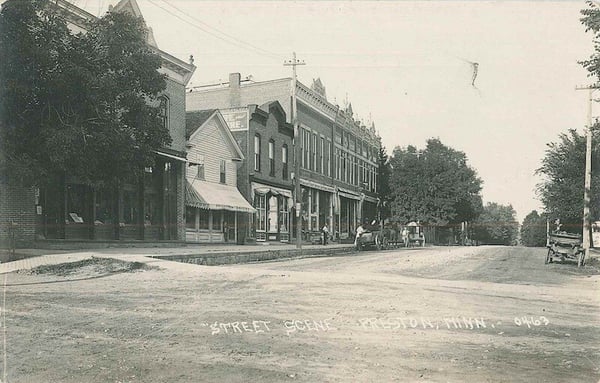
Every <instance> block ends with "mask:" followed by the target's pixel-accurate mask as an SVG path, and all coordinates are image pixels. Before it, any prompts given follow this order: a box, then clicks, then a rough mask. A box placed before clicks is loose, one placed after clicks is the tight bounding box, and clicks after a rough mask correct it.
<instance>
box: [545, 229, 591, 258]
mask: <svg viewBox="0 0 600 383" xmlns="http://www.w3.org/2000/svg"><path fill="white" fill-rule="evenodd" d="M547 242H548V244H547V247H548V254H547V255H546V262H545V263H552V261H553V259H554V258H560V259H561V261H564V260H565V259H570V260H577V265H579V266H581V265H583V260H584V257H585V251H584V249H583V246H582V240H581V234H574V233H567V232H566V231H553V232H548V241H547Z"/></svg>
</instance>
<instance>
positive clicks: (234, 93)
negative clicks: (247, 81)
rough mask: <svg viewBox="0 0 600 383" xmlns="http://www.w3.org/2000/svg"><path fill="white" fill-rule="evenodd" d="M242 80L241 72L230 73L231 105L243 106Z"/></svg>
mask: <svg viewBox="0 0 600 383" xmlns="http://www.w3.org/2000/svg"><path fill="white" fill-rule="evenodd" d="M240 82H241V76H240V74H239V73H230V74H229V104H230V106H231V107H238V106H242V105H241V102H242V100H241V98H242V95H241V90H240Z"/></svg>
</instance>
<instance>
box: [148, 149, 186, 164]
mask: <svg viewBox="0 0 600 383" xmlns="http://www.w3.org/2000/svg"><path fill="white" fill-rule="evenodd" d="M154 153H156V154H158V155H159V156H163V157H167V158H170V159H172V160H177V161H181V162H187V159H186V158H185V157H181V156H176V155H173V154H169V153H165V152H162V151H160V150H154Z"/></svg>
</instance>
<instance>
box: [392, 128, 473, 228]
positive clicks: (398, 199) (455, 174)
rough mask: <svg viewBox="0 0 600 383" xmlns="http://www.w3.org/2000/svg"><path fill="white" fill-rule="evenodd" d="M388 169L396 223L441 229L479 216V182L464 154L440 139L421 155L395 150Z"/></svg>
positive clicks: (408, 149) (411, 148)
mask: <svg viewBox="0 0 600 383" xmlns="http://www.w3.org/2000/svg"><path fill="white" fill-rule="evenodd" d="M390 166H391V177H390V190H391V194H392V195H393V202H392V211H393V216H394V218H395V219H397V220H399V221H401V222H408V221H416V220H419V221H421V222H424V223H428V224H432V225H442V226H443V225H448V224H457V223H459V222H462V221H470V220H472V219H474V218H475V217H477V215H478V214H479V212H480V210H481V206H482V202H481V196H480V194H479V193H480V191H481V184H482V181H481V179H479V177H478V176H477V173H476V172H475V170H474V169H472V168H471V167H470V166H469V165H468V163H467V156H466V155H465V154H464V153H463V152H460V151H457V150H454V149H452V148H450V147H448V146H446V145H444V144H442V142H441V141H440V140H439V139H430V140H428V141H427V146H426V148H425V150H423V151H417V148H416V147H414V146H408V147H406V148H401V147H396V148H395V149H394V153H393V156H392V158H391V159H390Z"/></svg>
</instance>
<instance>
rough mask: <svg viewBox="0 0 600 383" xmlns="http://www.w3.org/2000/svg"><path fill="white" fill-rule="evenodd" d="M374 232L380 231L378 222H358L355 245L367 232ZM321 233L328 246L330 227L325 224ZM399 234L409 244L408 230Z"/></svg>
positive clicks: (405, 229) (403, 230) (404, 228)
mask: <svg viewBox="0 0 600 383" xmlns="http://www.w3.org/2000/svg"><path fill="white" fill-rule="evenodd" d="M373 230H379V223H378V222H377V221H376V220H373V221H372V222H371V223H369V221H368V220H365V223H361V222H358V226H357V228H356V233H355V236H354V245H356V243H357V241H358V238H359V237H360V236H361V235H362V234H363V233H364V232H365V231H373ZM321 233H322V235H323V240H322V243H323V245H327V242H328V240H329V227H328V226H327V223H325V224H324V225H323V227H322V228H321ZM397 234H399V235H401V238H402V241H403V242H405V244H407V242H408V230H407V228H406V227H403V228H402V231H401V232H399V233H397Z"/></svg>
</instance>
